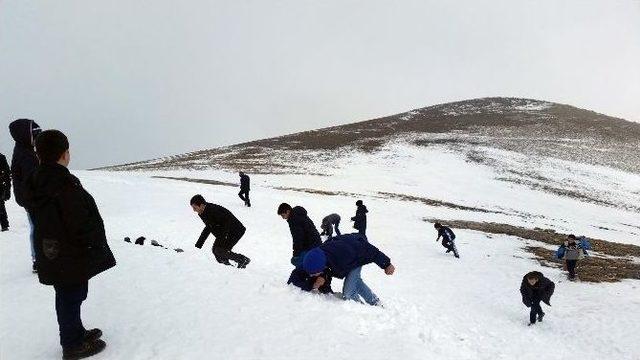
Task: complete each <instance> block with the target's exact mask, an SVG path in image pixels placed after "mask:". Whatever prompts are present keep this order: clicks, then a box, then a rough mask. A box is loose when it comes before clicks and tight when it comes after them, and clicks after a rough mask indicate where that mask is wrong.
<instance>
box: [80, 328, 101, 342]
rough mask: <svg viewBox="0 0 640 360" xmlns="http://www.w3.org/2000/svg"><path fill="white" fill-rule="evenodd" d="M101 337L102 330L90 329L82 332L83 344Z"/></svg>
mask: <svg viewBox="0 0 640 360" xmlns="http://www.w3.org/2000/svg"><path fill="white" fill-rule="evenodd" d="M101 337H102V330H100V329H91V330H87V331H85V332H84V341H85V342H94V341H96V340H98V339H100V338H101Z"/></svg>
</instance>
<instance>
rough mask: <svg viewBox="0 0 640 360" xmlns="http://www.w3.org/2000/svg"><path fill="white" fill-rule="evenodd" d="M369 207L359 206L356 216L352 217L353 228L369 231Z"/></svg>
mask: <svg viewBox="0 0 640 360" xmlns="http://www.w3.org/2000/svg"><path fill="white" fill-rule="evenodd" d="M368 212H369V210H367V207H366V206H364V205H360V206H358V209H357V210H356V216H354V217H352V218H351V220H353V221H354V224H353V228H354V229H356V230H366V229H367V213H368Z"/></svg>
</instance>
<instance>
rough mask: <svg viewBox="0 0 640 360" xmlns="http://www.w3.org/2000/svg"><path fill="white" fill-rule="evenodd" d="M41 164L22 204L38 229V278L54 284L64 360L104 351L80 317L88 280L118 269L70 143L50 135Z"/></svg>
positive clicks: (41, 147)
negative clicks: (73, 165)
mask: <svg viewBox="0 0 640 360" xmlns="http://www.w3.org/2000/svg"><path fill="white" fill-rule="evenodd" d="M35 146H36V152H37V153H38V158H39V159H40V165H39V166H37V168H36V169H35V170H34V171H33V173H32V174H31V175H30V177H29V178H28V179H27V180H26V181H25V182H24V183H23V194H22V196H23V198H22V201H23V204H25V206H26V208H27V210H28V211H29V216H30V217H31V219H32V221H33V227H34V240H35V241H34V245H35V246H34V248H35V257H36V264H37V266H38V279H39V280H40V282H41V283H42V284H44V285H53V288H54V290H55V294H56V295H55V296H56V307H55V308H56V314H57V319H58V326H59V331H60V345H62V354H63V359H82V358H85V357H89V356H92V355H95V354H97V353H99V352H101V351H102V350H104V348H105V346H106V343H105V342H104V341H102V340H100V337H101V336H102V331H101V330H100V329H92V330H86V329H85V327H84V325H83V324H82V319H81V318H80V308H81V306H82V302H83V301H84V300H86V299H87V293H88V288H89V287H88V286H89V279H91V278H93V277H94V276H96V275H98V274H100V273H102V272H104V271H106V270H108V269H111V268H112V267H114V266H115V265H116V260H115V258H114V257H113V253H112V252H111V249H110V248H109V245H108V244H107V237H106V234H105V229H104V223H103V221H102V217H101V216H100V212H99V211H98V206H97V205H96V202H95V200H94V199H93V197H92V196H91V195H90V194H89V193H88V192H87V191H86V190H85V189H84V188H83V187H82V184H81V183H80V180H78V178H76V177H75V176H73V175H71V173H70V172H69V170H68V169H67V166H69V161H70V160H71V155H70V154H69V141H68V140H67V137H66V136H65V135H64V134H63V133H62V132H60V131H57V130H47V131H44V132H43V133H41V134H40V135H38V137H37V138H36V142H35Z"/></svg>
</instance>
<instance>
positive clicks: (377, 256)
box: [362, 241, 391, 269]
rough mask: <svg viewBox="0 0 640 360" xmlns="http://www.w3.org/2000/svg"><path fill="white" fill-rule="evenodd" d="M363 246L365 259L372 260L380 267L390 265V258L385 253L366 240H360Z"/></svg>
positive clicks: (384, 267) (383, 267)
mask: <svg viewBox="0 0 640 360" xmlns="http://www.w3.org/2000/svg"><path fill="white" fill-rule="evenodd" d="M362 242H363V244H364V246H365V259H366V260H367V262H374V263H376V265H378V266H379V267H380V268H381V269H386V268H387V267H389V265H391V259H389V257H388V256H387V255H385V254H384V253H383V252H382V251H380V250H378V248H377V247H375V246H373V245H371V244H369V243H368V242H366V241H362Z"/></svg>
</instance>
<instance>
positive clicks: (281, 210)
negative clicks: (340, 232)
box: [278, 203, 322, 267]
mask: <svg viewBox="0 0 640 360" xmlns="http://www.w3.org/2000/svg"><path fill="white" fill-rule="evenodd" d="M278 215H280V217H282V218H283V219H284V220H286V221H287V223H289V230H290V231H291V237H292V239H293V256H292V257H291V264H293V266H295V267H300V266H301V265H302V259H303V258H304V254H306V253H307V251H309V250H311V249H313V248H315V247H316V246H320V244H322V240H321V239H320V234H319V233H318V229H316V226H315V225H314V224H313V221H312V220H311V219H310V218H309V216H308V215H307V210H305V208H303V207H302V206H296V207H294V208H292V207H291V205H289V204H287V203H282V204H280V206H278Z"/></svg>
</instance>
